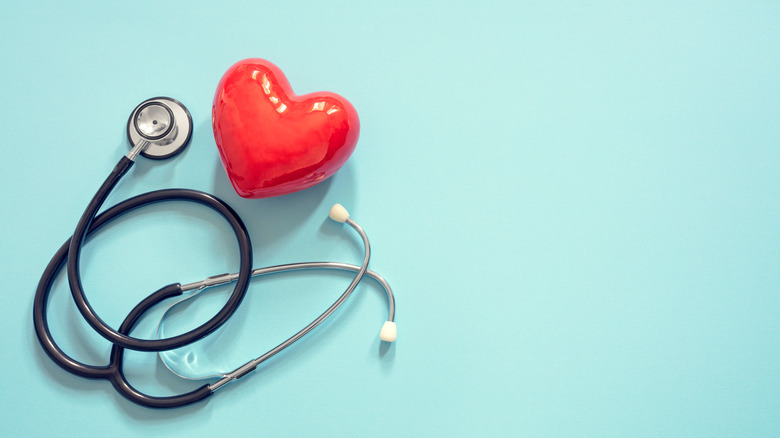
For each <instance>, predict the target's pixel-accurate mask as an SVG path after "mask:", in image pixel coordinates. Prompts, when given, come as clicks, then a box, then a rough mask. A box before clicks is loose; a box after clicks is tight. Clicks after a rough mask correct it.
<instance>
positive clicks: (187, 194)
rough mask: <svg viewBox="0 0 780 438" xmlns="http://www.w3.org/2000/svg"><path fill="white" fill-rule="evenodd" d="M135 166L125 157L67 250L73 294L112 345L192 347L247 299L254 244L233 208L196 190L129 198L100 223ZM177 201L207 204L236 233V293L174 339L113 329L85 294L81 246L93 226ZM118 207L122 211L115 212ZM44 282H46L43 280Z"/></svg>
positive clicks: (94, 200)
mask: <svg viewBox="0 0 780 438" xmlns="http://www.w3.org/2000/svg"><path fill="white" fill-rule="evenodd" d="M132 165H133V161H132V160H130V159H129V158H127V157H122V159H121V160H120V161H119V163H118V164H117V165H116V167H115V168H114V170H113V171H112V172H111V174H110V175H109V176H108V178H106V181H105V182H104V183H103V185H102V186H101V187H100V189H99V190H98V191H97V193H96V194H95V196H94V197H93V198H92V201H90V203H89V205H88V206H87V209H86V210H85V211H84V213H83V214H82V216H81V219H80V220H79V223H78V225H77V226H76V231H74V233H73V236H72V237H71V239H70V243H69V247H68V251H67V259H68V261H67V272H68V283H69V285H70V290H71V294H72V295H73V300H74V301H75V302H76V306H77V307H78V309H79V311H80V312H81V315H82V316H83V317H84V319H85V320H86V321H87V322H88V323H89V325H90V326H92V328H93V329H94V330H95V331H96V332H98V333H99V334H100V335H101V336H103V337H104V338H106V339H108V340H109V341H110V342H111V343H112V344H114V345H118V346H121V347H124V348H128V349H131V350H138V351H165V350H172V349H175V348H179V347H183V346H185V345H188V344H191V343H193V342H195V341H198V340H200V339H202V338H203V337H205V336H207V335H209V334H211V333H212V332H213V331H214V330H216V329H218V328H219V327H220V326H221V325H222V324H224V323H225V322H226V321H227V320H228V319H229V318H230V317H231V316H232V315H233V313H234V312H235V311H236V309H237V308H238V306H239V305H240V304H241V301H242V300H243V299H244V296H245V295H246V292H247V289H248V287H249V281H250V279H251V276H252V243H251V240H250V238H249V233H248V232H247V230H246V227H245V226H244V223H243V221H242V220H241V218H240V217H239V216H238V214H237V213H236V212H235V211H234V210H233V209H232V208H231V207H230V206H229V205H227V204H225V203H224V202H223V201H222V200H220V199H219V198H217V197H215V196H213V195H210V194H208V193H204V192H200V191H196V190H187V189H167V190H158V191H154V192H148V193H144V194H142V195H138V196H136V197H134V198H131V199H128V200H127V201H124V202H122V203H120V204H117V205H116V206H114V207H112V208H111V209H109V210H108V211H106V213H104V215H105V214H107V213H108V212H109V211H113V212H114V213H113V215H112V216H110V217H109V218H108V219H105V220H104V221H102V222H99V223H98V221H97V219H96V217H95V216H96V214H97V212H98V210H99V209H100V207H101V205H103V203H104V202H105V200H106V198H107V197H108V195H109V193H111V190H112V189H113V188H114V186H116V184H117V183H118V182H119V180H120V179H121V178H122V176H124V174H125V173H127V171H128V170H129V169H130V167H132ZM173 200H179V201H191V202H196V203H200V204H203V205H205V206H207V207H210V208H212V209H213V210H215V211H216V212H218V213H220V214H221V215H222V216H223V217H224V218H225V219H227V221H228V222H229V223H230V225H231V227H232V228H233V231H234V232H235V234H236V238H237V239H238V245H239V253H240V268H239V272H238V280H237V282H236V286H235V288H234V289H233V293H232V295H231V296H230V298H229V299H228V301H227V303H225V306H224V307H223V308H222V309H221V310H220V311H219V312H218V313H217V314H216V315H214V316H213V317H212V318H211V319H209V320H208V321H206V322H205V323H204V324H202V325H201V326H199V327H197V328H195V329H192V330H190V331H189V332H186V333H183V334H181V335H177V336H173V337H170V338H164V339H139V338H134V337H131V336H128V335H127V334H123V333H121V332H119V331H116V330H114V329H112V328H111V327H109V326H108V325H107V324H106V323H105V322H104V321H103V320H102V319H100V317H99V316H98V315H97V313H95V311H94V309H92V306H91V305H90V304H89V301H88V300H87V297H86V295H85V294H84V289H83V287H82V285H81V275H80V272H79V261H80V256H81V247H82V245H83V244H84V241H85V239H86V237H87V235H88V234H89V232H90V229H92V228H93V227H92V224H93V223H97V227H100V226H102V225H104V224H105V223H106V222H108V221H110V220H111V219H113V218H114V217H117V216H120V215H122V214H124V213H126V212H128V211H130V210H133V209H135V208H138V207H140V206H142V205H147V204H152V203H155V202H161V201H173ZM117 208H118V210H115V209H117ZM97 227H94V228H97ZM52 261H53V260H52ZM44 276H45V274H44ZM41 281H42V282H43V278H42V279H41ZM37 325H38V324H37V321H36V331H37V329H38V327H37Z"/></svg>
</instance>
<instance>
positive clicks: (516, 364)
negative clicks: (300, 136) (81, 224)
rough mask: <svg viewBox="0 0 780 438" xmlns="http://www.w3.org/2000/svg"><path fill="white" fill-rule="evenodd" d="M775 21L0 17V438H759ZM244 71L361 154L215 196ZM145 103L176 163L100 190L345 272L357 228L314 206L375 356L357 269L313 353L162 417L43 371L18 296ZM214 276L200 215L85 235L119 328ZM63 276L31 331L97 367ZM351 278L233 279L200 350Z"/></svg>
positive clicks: (397, 5) (765, 418)
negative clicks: (365, 267)
mask: <svg viewBox="0 0 780 438" xmlns="http://www.w3.org/2000/svg"><path fill="white" fill-rule="evenodd" d="M778 23H780V3H778V2H774V1H750V2H737V1H733V2H729V1H724V2H677V1H660V2H609V1H599V2H590V3H585V2H545V3H544V4H542V2H539V3H538V4H525V3H521V2H508V1H507V2H414V1H412V2H383V3H382V4H372V3H371V2H358V1H356V2H321V3H315V2H271V3H269V2H243V3H242V2H216V1H213V2H208V3H204V2H132V3H125V4H121V5H119V4H114V5H108V4H105V3H99V2H59V3H54V2H52V3H36V2H20V1H5V2H3V3H2V6H0V40H1V41H2V44H0V53H1V54H2V69H1V70H0V80H1V81H2V85H0V93H1V94H0V96H1V97H2V101H3V105H2V107H0V132H2V143H1V144H2V152H3V159H2V161H0V182H2V187H3V191H2V193H3V194H2V204H3V207H2V212H3V228H2V232H1V234H0V247H1V248H2V250H3V254H4V256H3V263H2V265H0V266H1V267H0V273H2V278H3V280H4V285H3V288H2V289H3V292H2V302H3V307H4V316H3V320H4V321H3V324H2V327H3V329H2V335H1V337H0V340H1V343H2V345H0V346H1V347H2V354H0V365H1V367H2V368H0V370H1V371H2V373H0V374H2V378H0V394H2V401H3V403H2V410H0V412H2V413H1V414H0V420H2V421H0V435H3V436H11V435H25V436H67V435H83V436H94V435H98V434H107V435H112V436H113V435H117V436H121V435H128V436H149V435H150V434H165V435H169V436H204V435H207V434H209V435H211V436H223V435H241V436H244V435H246V434H250V435H260V436H486V435H487V436H509V435H524V436H594V437H597V436H598V437H602V436H778V435H780V372H779V370H780V344H779V343H778V339H779V336H780V206H779V205H778V201H779V200H780V190H779V189H778V188H779V187H780V184H778V183H779V182H780V177H779V175H780V80H778V78H780V26H778ZM247 57H263V58H266V59H269V60H271V61H272V62H274V63H276V64H277V65H278V66H279V67H280V68H281V69H282V70H283V71H284V72H285V73H286V75H287V76H288V78H289V80H290V83H291V84H292V85H293V88H294V89H295V91H296V92H297V93H306V92H311V91H317V90H330V91H334V92H337V93H339V94H341V95H343V96H345V97H347V98H348V99H349V100H350V101H351V102H352V103H353V104H354V106H355V107H356V108H357V110H358V113H359V114H360V117H361V123H362V132H361V137H360V141H359V143H358V147H357V149H356V151H355V153H354V155H353V156H352V158H351V160H350V161H349V162H348V163H347V165H346V166H345V167H344V168H343V169H342V170H341V171H340V172H339V173H338V174H337V175H336V176H335V177H333V178H332V179H331V180H329V181H327V182H326V183H323V184H322V185H320V186H318V187H316V188H313V189H310V190H308V191H305V192H302V193H298V194H295V195H290V196H287V197H283V198H279V199H270V200H246V199H242V198H240V197H238V196H237V195H236V194H235V192H233V190H232V188H231V187H230V185H229V183H228V181H227V178H226V176H225V174H224V172H223V171H222V169H221V167H220V165H219V163H218V156H217V152H216V148H215V145H214V140H213V136H212V133H211V127H210V105H211V99H212V96H213V93H214V90H215V86H216V84H217V82H218V80H219V78H220V77H221V75H222V73H223V72H224V71H225V70H226V69H227V68H228V67H229V66H230V65H231V64H233V63H234V62H236V61H238V60H240V59H243V58H247ZM157 95H169V96H172V97H175V98H177V99H179V100H181V101H182V102H184V103H185V104H186V105H187V106H188V108H189V109H190V111H191V112H192V116H193V120H194V124H195V134H194V137H193V140H192V144H191V146H190V148H189V149H188V150H187V151H186V152H185V153H184V154H183V155H181V156H179V157H177V158H175V159H172V160H169V161H166V162H151V161H149V160H143V159H142V160H139V163H138V164H137V165H136V166H135V168H134V169H133V170H131V172H130V175H129V176H128V177H127V178H126V179H125V180H123V181H122V182H121V183H120V185H119V187H118V188H117V190H116V191H115V192H114V193H113V194H112V195H111V197H110V198H109V203H112V204H113V203H115V202H119V201H121V200H122V199H125V198H126V197H128V196H131V195H134V194H138V193H142V192H145V191H149V190H154V189H159V188H168V187H187V188H194V189H199V190H204V191H207V192H211V193H215V194H217V195H218V196H220V197H222V198H223V199H224V200H225V201H227V202H228V203H229V204H230V205H232V206H233V207H234V208H235V209H236V210H237V211H238V212H239V214H240V215H241V216H242V217H243V219H244V220H245V222H246V224H247V227H248V228H249V231H250V232H251V234H252V237H253V244H254V249H255V261H256V262H255V264H256V265H257V266H260V265H269V264H277V263H286V262H293V261H303V260H336V261H349V262H353V263H356V262H358V261H359V260H360V247H359V241H358V240H357V238H356V237H355V236H354V235H352V234H351V233H350V232H349V231H348V230H343V229H342V227H340V226H338V225H335V224H332V223H329V222H327V221H325V215H326V213H327V210H328V208H329V206H330V205H331V204H333V203H335V202H341V203H342V204H344V205H345V206H346V207H347V208H348V209H349V210H350V211H351V213H352V215H353V217H354V218H355V219H356V220H358V221H359V222H360V223H361V224H362V225H363V226H364V227H365V228H366V230H367V232H368V234H369V237H370V238H371V241H372V243H373V248H374V251H375V252H374V257H373V259H372V263H371V267H372V268H373V269H375V270H377V271H378V272H380V273H382V274H383V275H385V276H386V277H387V279H388V280H389V281H390V283H391V285H392V286H393V288H394V290H395V292H396V294H397V297H398V314H397V322H398V328H399V335H398V341H397V343H396V344H395V345H393V346H392V347H391V348H390V349H384V348H382V347H381V346H380V342H379V341H378V338H377V334H378V331H379V328H380V326H381V323H382V321H383V318H384V317H385V315H386V305H385V302H384V300H383V297H382V295H381V290H380V289H378V288H377V287H376V286H375V285H374V284H370V282H369V281H367V282H366V283H365V284H364V285H362V286H361V287H359V288H358V290H357V292H356V294H355V295H354V296H353V297H352V298H351V299H350V302H349V304H348V305H347V306H346V307H345V308H344V309H342V310H340V311H339V312H338V313H337V314H336V315H335V320H334V321H331V322H330V323H328V324H327V325H326V326H325V327H323V328H322V329H320V330H317V331H316V332H315V333H313V334H312V337H311V339H308V340H306V341H304V342H303V343H302V344H301V345H298V346H296V347H295V348H293V349H292V350H291V351H289V352H286V353H284V354H282V355H280V356H279V357H278V358H275V359H274V360H273V361H271V362H270V363H268V364H267V365H265V366H263V367H262V368H261V369H260V370H259V371H258V372H256V373H255V374H254V375H252V376H251V377H249V378H247V379H246V380H244V381H242V382H241V383H240V384H235V385H233V386H231V387H229V388H227V389H225V390H223V391H220V392H218V393H216V394H215V395H214V396H213V397H212V398H210V399H209V400H208V401H207V402H205V403H200V404H198V405H195V406H191V407H187V408H183V409H176V410H168V411H155V410H149V409H146V408H142V407H139V406H135V405H133V404H131V403H129V402H127V401H125V400H124V399H122V398H121V397H119V396H118V395H116V393H115V392H114V391H113V389H111V387H110V384H108V383H107V382H104V381H88V380H83V379H79V378H77V377H74V376H71V375H69V374H67V373H65V372H64V371H62V370H60V369H59V368H58V367H56V366H55V365H54V364H53V363H52V362H50V361H49V360H48V358H47V357H46V356H45V355H44V353H43V352H42V350H41V348H40V347H39V345H38V343H37V341H36V339H35V335H34V333H33V328H32V317H31V313H32V300H33V295H34V291H35V287H36V284H37V281H38V279H39V277H40V275H41V273H42V271H43V269H44V267H45V266H46V263H47V262H48V260H49V258H50V256H51V255H52V254H53V253H54V252H55V250H56V249H57V248H58V247H59V245H61V244H62V242H63V241H64V240H65V239H66V238H67V236H69V235H70V233H71V232H72V231H73V229H74V227H75V224H76V222H77V220H78V218H79V216H80V214H81V212H82V209H83V208H84V207H85V206H86V204H87V203H88V201H89V199H90V198H91V196H92V195H93V193H94V192H95V190H96V189H97V187H98V186H99V185H100V183H101V182H102V181H103V179H104V178H105V177H106V175H107V174H108V172H109V171H110V170H111V168H112V166H113V165H114V164H115V162H116V161H117V160H118V159H119V158H120V157H121V156H122V154H124V153H125V152H126V151H127V143H126V139H125V131H124V129H125V122H126V120H127V116H128V114H129V112H130V111H131V110H132V109H133V108H134V106H135V105H137V104H138V103H139V102H141V101H142V100H144V99H145V98H147V97H151V96H157ZM236 258H237V257H236V245H235V243H233V241H232V240H231V236H230V231H229V230H228V228H227V226H226V225H225V224H223V223H222V222H221V221H220V220H219V219H218V218H217V217H216V216H215V215H212V214H211V213H209V212H208V211H203V209H199V208H195V207H190V206H184V205H181V204H172V205H163V206H159V207H152V208H148V209H145V210H142V211H139V212H136V213H133V214H132V215H131V216H130V217H128V218H127V219H126V220H124V219H123V220H121V221H119V222H118V223H117V224H115V225H112V226H110V227H108V228H107V229H106V231H105V232H104V233H103V234H102V235H101V236H99V237H97V238H95V239H93V240H92V242H91V243H90V244H89V245H88V246H87V248H86V249H85V253H84V266H83V274H84V284H85V287H86V288H87V291H88V292H87V293H88V294H89V297H90V299H91V300H92V303H93V305H94V307H95V309H96V310H97V311H98V313H99V314H100V315H101V316H103V317H104V318H105V319H106V320H107V321H108V322H110V323H111V324H114V326H117V325H118V324H119V321H121V319H122V318H123V317H124V315H125V314H126V313H127V311H129V309H130V308H131V307H132V306H133V305H134V304H135V303H136V302H137V301H139V300H140V299H141V298H142V297H144V296H145V295H146V294H148V293H150V292H151V291H152V290H154V289H156V288H157V287H160V286H162V285H164V284H168V283H171V282H177V281H180V282H190V281H197V280H200V279H202V278H204V277H205V276H208V275H213V274H218V273H222V272H226V271H230V270H233V269H235V266H237V260H236ZM63 279H64V277H60V281H59V282H58V284H57V287H56V288H55V291H54V293H53V296H52V299H51V307H50V308H51V313H52V328H53V331H54V333H55V339H56V340H57V341H59V342H62V343H63V347H64V348H67V349H68V351H69V352H72V353H73V355H74V356H76V357H77V358H79V359H81V360H84V361H90V362H91V363H95V364H101V363H104V361H105V360H106V358H107V352H108V350H109V345H108V343H107V342H105V341H103V340H102V339H101V338H99V337H98V336H97V335H95V334H93V333H92V332H91V331H90V330H89V329H88V328H87V327H86V325H85V324H84V323H83V322H81V319H80V317H79V315H78V313H77V310H76V309H75V306H74V305H73V304H72V303H71V301H70V297H69V294H68V291H67V287H66V285H65V284H64V281H63ZM348 280H349V277H348V276H344V275H325V276H316V275H293V276H287V277H285V278H281V277H280V278H276V279H269V280H260V281H257V282H256V283H253V285H252V288H251V289H250V292H249V294H248V296H247V299H246V302H245V304H244V306H243V307H242V308H241V310H240V311H239V313H238V315H237V316H236V317H235V318H234V319H233V320H231V322H230V323H229V324H228V325H227V326H226V327H225V330H224V331H223V332H222V333H220V334H219V335H217V336H216V339H215V340H213V341H211V347H212V349H213V350H214V351H216V352H217V353H221V354H223V355H224V356H219V359H220V360H221V358H222V357H225V358H229V357H233V356H239V355H240V354H239V353H241V354H243V355H244V358H248V357H247V356H252V355H259V354H260V353H262V352H263V351H265V350H266V349H267V348H269V347H271V346H273V345H275V344H276V343H278V342H280V341H281V340H282V339H284V338H285V337H286V336H289V335H290V334H292V333H293V332H294V331H295V330H297V329H298V328H299V327H300V326H302V325H304V324H305V323H306V322H307V321H308V320H310V319H311V318H313V317H314V316H316V315H317V314H318V313H319V311H321V310H322V309H323V308H324V306H326V305H327V304H328V303H329V302H331V301H332V300H334V299H335V298H336V297H337V296H338V294H339V293H340V289H342V288H343V287H344V286H345V285H346V284H347V282H348ZM213 297H216V298H219V297H222V298H224V291H223V293H222V295H220V293H219V292H216V293H215V294H214V295H213ZM212 301H213V300H212ZM204 309H205V310H204ZM196 310H197V309H196ZM208 312H210V310H208V307H207V306H203V308H201V312H200V315H201V316H202V315H205V314H207V313H208ZM196 313H197V312H196ZM153 324H154V321H153V319H152V318H147V319H145V320H144V324H143V325H142V327H140V328H139V330H138V332H137V333H138V334H139V335H144V336H148V333H149V332H150V330H151V327H152V326H153ZM231 352H232V353H231ZM128 362H129V364H128V371H127V372H128V375H129V377H130V379H131V382H132V383H133V384H136V385H138V386H139V387H141V388H143V389H146V390H149V391H151V392H153V393H156V394H159V395H163V394H169V393H172V392H175V391H176V390H180V389H182V388H190V387H193V386H195V385H190V384H189V383H188V382H185V383H181V382H179V381H177V380H176V379H174V378H172V377H170V376H169V375H168V374H167V372H166V371H165V370H164V369H162V368H161V367H160V365H159V364H157V363H156V362H155V357H154V356H153V355H151V354H142V353H133V354H129V355H128Z"/></svg>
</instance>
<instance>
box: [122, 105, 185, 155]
mask: <svg viewBox="0 0 780 438" xmlns="http://www.w3.org/2000/svg"><path fill="white" fill-rule="evenodd" d="M191 137H192V116H191V115H190V112H189V111H187V108H186V107H185V106H184V105H183V104H182V103H181V102H179V101H178V100H176V99H171V98H170V97H153V98H151V99H147V100H145V101H143V102H141V104H140V105H138V106H137V107H135V109H134V110H133V112H132V114H130V118H129V119H128V120H127V138H128V139H129V140H130V145H131V147H133V146H135V145H136V144H138V142H140V141H144V140H145V141H147V142H149V146H148V147H147V148H146V149H145V150H144V151H143V152H141V155H143V156H144V157H146V158H154V159H162V158H168V157H172V156H174V155H176V154H178V153H179V152H181V151H183V150H184V148H185V147H187V144H189V142H190V138H191Z"/></svg>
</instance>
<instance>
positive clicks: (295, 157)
mask: <svg viewBox="0 0 780 438" xmlns="http://www.w3.org/2000/svg"><path fill="white" fill-rule="evenodd" d="M211 121H212V125H213V128H214V140H216V142H217V148H218V149H219V156H220V158H221V159H222V165H223V166H224V167H225V171H226V172H227V174H228V178H230V182H231V183H232V184H233V188H235V189H236V192H238V194H239V195H241V196H243V197H245V198H268V197H271V196H279V195H286V194H288V193H292V192H297V191H298V190H303V189H305V188H308V187H311V186H313V185H315V184H317V183H320V182H322V181H324V180H325V179H326V178H328V177H330V176H331V175H333V174H334V173H336V171H337V170H339V168H341V166H342V165H344V163H345V162H346V161H347V159H348V158H349V156H350V155H351V154H352V151H353V150H355V144H356V143H357V140H358V135H359V134H360V121H359V120H358V116H357V111H355V108H353V107H352V105H351V104H350V103H349V102H348V101H347V100H346V99H344V98H343V97H341V96H339V95H337V94H334V93H329V92H319V93H311V94H305V95H303V96H296V95H295V94H294V93H293V92H292V88H291V87H290V83H289V82H287V78H286V77H285V76H284V73H282V71H281V70H279V68H278V67H277V66H275V65H273V64H271V63H270V62H268V61H266V60H264V59H257V58H254V59H245V60H243V61H239V62H237V63H236V64H235V65H233V66H232V67H230V69H228V71H227V72H225V74H224V76H222V80H220V81H219V85H218V86H217V92H216V94H215V95H214V104H213V106H212V108H211Z"/></svg>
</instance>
